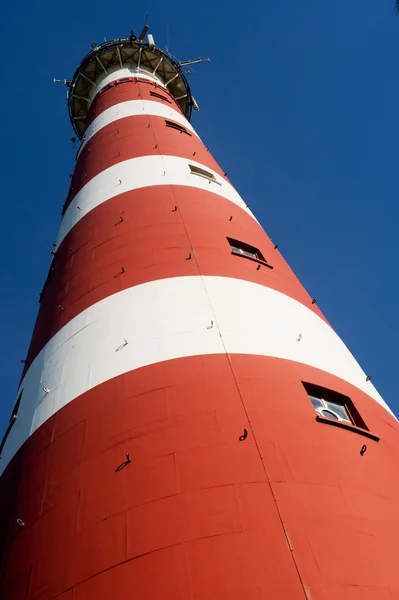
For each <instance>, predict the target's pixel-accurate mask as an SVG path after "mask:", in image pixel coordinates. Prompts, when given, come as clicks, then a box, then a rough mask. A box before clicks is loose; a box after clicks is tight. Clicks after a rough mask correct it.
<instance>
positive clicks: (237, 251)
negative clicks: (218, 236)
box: [226, 237, 274, 269]
mask: <svg viewBox="0 0 399 600" xmlns="http://www.w3.org/2000/svg"><path fill="white" fill-rule="evenodd" d="M226 239H227V241H228V243H229V245H230V249H231V254H233V255H234V256H240V257H241V258H246V259H247V260H252V261H253V262H256V263H259V264H261V265H264V266H265V267H268V268H269V269H273V268H274V267H273V266H272V265H270V264H269V263H268V262H267V260H266V259H265V257H264V256H263V254H262V252H261V251H260V250H259V248H256V247H255V246H251V244H247V243H246V242H242V241H240V240H236V239H234V238H231V237H226Z"/></svg>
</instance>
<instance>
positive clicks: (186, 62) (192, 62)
mask: <svg viewBox="0 0 399 600" xmlns="http://www.w3.org/2000/svg"><path fill="white" fill-rule="evenodd" d="M398 2H399V0H398ZM202 62H211V59H210V58H197V59H195V60H182V61H180V62H178V63H177V64H178V65H179V67H187V65H195V64H197V63H202Z"/></svg>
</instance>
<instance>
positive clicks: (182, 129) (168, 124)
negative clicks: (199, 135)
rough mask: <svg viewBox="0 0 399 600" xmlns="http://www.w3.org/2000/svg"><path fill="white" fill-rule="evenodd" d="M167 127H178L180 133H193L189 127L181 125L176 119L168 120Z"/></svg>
mask: <svg viewBox="0 0 399 600" xmlns="http://www.w3.org/2000/svg"><path fill="white" fill-rule="evenodd" d="M165 123H166V127H170V128H171V129H176V130H177V131H180V133H185V134H186V135H190V136H191V133H190V132H189V131H187V129H186V128H185V127H183V125H179V123H175V122H174V121H166V120H165Z"/></svg>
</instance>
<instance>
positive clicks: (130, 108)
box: [79, 100, 197, 154]
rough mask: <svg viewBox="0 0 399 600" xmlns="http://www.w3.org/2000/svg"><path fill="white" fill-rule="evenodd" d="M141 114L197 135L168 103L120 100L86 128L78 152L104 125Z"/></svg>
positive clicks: (189, 124)
mask: <svg viewBox="0 0 399 600" xmlns="http://www.w3.org/2000/svg"><path fill="white" fill-rule="evenodd" d="M141 115H151V116H152V117H162V118H163V119H170V120H172V121H175V122H176V123H179V124H180V125H182V126H183V127H185V128H186V129H188V130H189V131H191V132H192V133H194V134H195V135H197V134H196V133H195V131H194V127H193V126H192V125H191V123H189V122H188V121H187V119H186V118H185V117H184V116H183V115H182V114H181V113H179V112H178V111H177V110H175V109H174V108H172V107H171V106H170V105H169V104H162V103H161V102H155V101H152V100H127V101H126V102H120V103H119V104H114V105H113V106H111V107H110V108H107V109H106V110H104V112H102V113H101V114H100V115H98V117H97V118H96V119H94V121H93V122H92V123H91V124H90V125H89V127H88V128H87V129H86V132H85V134H84V137H83V142H82V145H81V147H80V149H79V154H80V153H81V152H82V150H83V148H84V147H85V145H86V144H87V142H88V141H89V140H90V139H91V138H92V137H93V136H94V135H95V134H96V133H98V132H99V131H100V130H101V129H102V128H103V127H106V126H107V125H110V124H111V123H114V122H115V121H118V120H119V119H124V118H125V117H136V116H141Z"/></svg>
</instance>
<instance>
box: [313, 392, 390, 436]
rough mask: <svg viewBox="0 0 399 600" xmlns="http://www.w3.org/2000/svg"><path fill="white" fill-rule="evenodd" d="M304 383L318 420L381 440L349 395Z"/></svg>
mask: <svg viewBox="0 0 399 600" xmlns="http://www.w3.org/2000/svg"><path fill="white" fill-rule="evenodd" d="M302 385H303V387H304V388H305V390H306V392H307V394H308V396H309V400H310V401H311V403H312V404H313V407H314V409H315V411H316V419H317V420H318V421H321V422H322V423H329V424H330V425H335V426H336V427H342V428H344V429H350V430H351V431H355V432H356V433H361V434H362V435H365V436H367V437H369V438H371V439H373V440H375V441H377V442H378V441H379V439H380V438H379V437H378V436H376V435H374V434H373V433H371V432H370V431H369V429H368V427H367V425H366V423H365V422H364V421H363V419H362V417H361V415H360V414H359V412H358V410H357V409H356V407H355V405H354V404H353V402H352V400H351V399H350V398H349V397H348V396H344V395H343V394H339V393H338V392H334V391H333V390H329V389H327V388H323V387H320V386H318V385H313V384H312V383H305V382H302Z"/></svg>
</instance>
